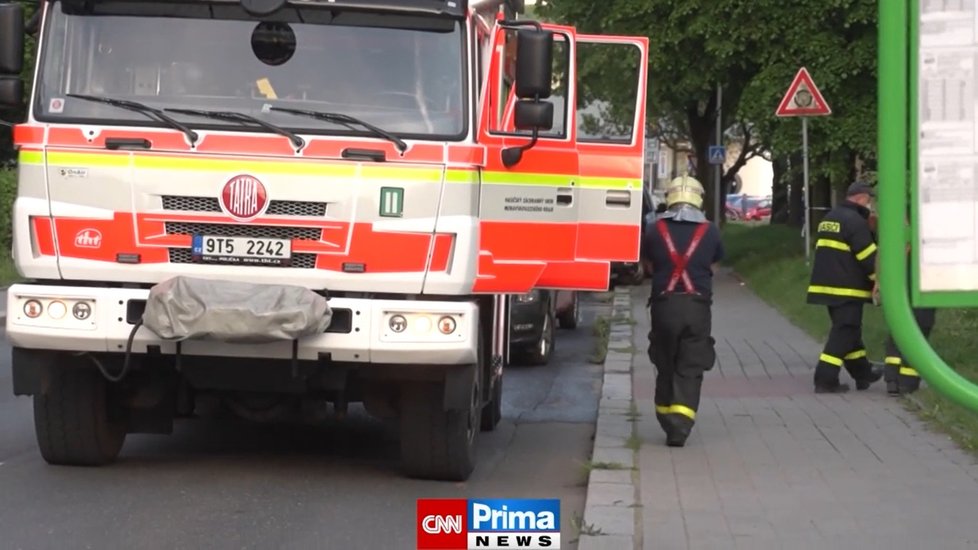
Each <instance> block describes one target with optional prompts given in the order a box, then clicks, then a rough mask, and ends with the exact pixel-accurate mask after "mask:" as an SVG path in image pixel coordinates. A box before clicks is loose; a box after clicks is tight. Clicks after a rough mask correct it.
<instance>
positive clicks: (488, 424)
mask: <svg viewBox="0 0 978 550" xmlns="http://www.w3.org/2000/svg"><path fill="white" fill-rule="evenodd" d="M502 419H503V377H502V376H501V375H500V377H499V380H496V385H495V387H493V388H492V398H491V400H490V401H489V402H488V403H486V406H485V407H483V408H482V425H481V428H482V431H484V432H491V431H493V430H495V429H496V426H497V425H498V424H499V421H501V420H502Z"/></svg>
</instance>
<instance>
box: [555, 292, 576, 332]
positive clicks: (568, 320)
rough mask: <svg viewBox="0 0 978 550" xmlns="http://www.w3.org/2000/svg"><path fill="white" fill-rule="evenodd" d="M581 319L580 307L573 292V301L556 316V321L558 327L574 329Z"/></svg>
mask: <svg viewBox="0 0 978 550" xmlns="http://www.w3.org/2000/svg"><path fill="white" fill-rule="evenodd" d="M580 320H581V308H580V304H579V302H578V296H577V293H576V292H575V293H574V302H573V304H572V305H571V307H570V309H568V310H566V311H563V312H561V313H560V315H558V316H557V321H559V322H560V328H563V329H575V328H577V325H578V323H579V322H580Z"/></svg>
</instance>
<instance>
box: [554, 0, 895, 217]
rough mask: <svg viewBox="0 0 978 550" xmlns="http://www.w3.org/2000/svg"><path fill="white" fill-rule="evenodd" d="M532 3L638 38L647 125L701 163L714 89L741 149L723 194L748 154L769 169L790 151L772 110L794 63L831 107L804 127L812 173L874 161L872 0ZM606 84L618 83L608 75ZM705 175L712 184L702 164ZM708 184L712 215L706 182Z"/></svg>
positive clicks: (792, 146)
mask: <svg viewBox="0 0 978 550" xmlns="http://www.w3.org/2000/svg"><path fill="white" fill-rule="evenodd" d="M539 11H540V13H541V14H544V15H545V16H546V17H548V18H550V19H552V20H555V21H560V22H565V23H568V24H572V25H574V26H576V27H578V29H580V30H581V31H582V32H594V33H603V34H628V35H641V36H648V37H649V40H650V52H649V53H650V56H649V57H650V60H649V96H648V101H649V104H648V113H649V118H650V121H652V124H650V126H652V127H653V129H654V131H656V132H657V133H658V134H659V135H660V137H664V138H666V139H669V138H673V139H677V138H678V139H684V140H688V141H689V142H691V143H692V144H693V148H694V150H695V152H696V156H697V166H699V167H708V166H709V165H708V163H707V153H708V148H709V145H711V144H713V142H714V141H715V127H716V117H717V103H716V88H717V85H718V84H720V85H721V86H722V88H723V105H722V120H721V126H722V128H723V129H724V130H725V132H724V133H725V135H726V136H727V137H728V139H736V140H738V141H740V142H741V144H742V147H741V153H740V156H739V157H738V158H737V159H736V160H735V162H734V163H733V165H732V166H730V167H728V169H727V170H726V171H725V173H724V174H723V176H722V179H721V183H722V190H721V196H722V195H723V194H725V192H726V189H729V185H730V183H731V182H732V181H733V180H734V177H735V175H736V173H737V172H738V171H739V170H740V168H742V167H743V166H744V165H745V164H746V162H747V161H748V160H749V159H750V158H751V157H753V156H755V155H761V154H764V155H765V156H769V158H771V159H772V160H773V161H775V165H776V168H778V167H780V168H784V167H785V166H786V165H787V164H788V160H789V159H790V158H791V157H792V156H795V157H797V155H795V153H796V152H797V151H798V150H799V149H800V147H801V137H800V122H799V121H797V120H781V119H778V118H777V117H776V116H775V114H774V111H775V109H776V107H777V104H778V101H779V100H780V99H781V97H782V95H783V94H784V92H785V91H786V89H787V86H788V84H789V83H790V82H791V77H792V76H793V75H794V73H795V72H796V71H797V70H798V68H799V67H800V66H803V65H804V66H807V67H808V68H809V70H810V71H811V72H812V74H813V76H814V78H815V79H816V82H817V83H818V84H819V86H820V88H821V90H822V91H823V92H824V93H825V95H826V96H827V98H828V100H829V101H830V103H831V104H832V106H833V109H834V111H835V112H834V114H833V116H832V117H828V118H824V119H816V120H813V121H812V123H811V124H810V132H811V134H810V143H811V145H812V149H811V155H812V159H813V161H812V173H813V178H814V179H815V180H817V181H819V182H823V183H828V182H831V183H835V184H837V185H840V186H841V185H843V183H844V181H845V180H846V179H847V178H846V176H850V175H851V174H852V168H853V167H855V166H856V165H857V164H858V163H857V159H862V160H869V161H871V159H872V158H874V154H873V144H874V143H875V131H876V118H875V117H876V114H875V104H876V97H875V93H876V91H875V58H876V28H875V17H876V1H875V0H830V1H826V0H796V1H795V2H790V3H785V2H779V1H775V0H751V1H750V2H745V1H743V0H687V1H685V2H674V1H672V0H604V1H602V2H593V1H591V0H548V1H547V2H546V5H544V6H541V7H540V8H539ZM605 85H606V86H608V87H609V88H610V89H612V90H614V89H622V88H623V86H622V83H621V81H620V80H617V81H616V78H615V76H614V75H613V74H611V75H609V77H608V79H607V81H606V84H605ZM795 160H796V161H797V160H800V159H797V158H796V159H795ZM791 167H792V168H796V167H800V166H799V163H798V162H792V163H791ZM778 172H780V173H784V174H785V175H786V176H787V177H793V176H794V175H795V170H787V169H782V170H778ZM780 173H779V175H780ZM703 175H704V176H705V177H704V178H703V179H704V180H706V181H709V182H712V179H713V175H712V170H707V171H706V174H703ZM775 183H776V184H777V183H780V182H775ZM706 187H707V195H708V196H707V211H708V212H712V205H713V204H714V203H713V201H714V200H716V199H715V198H714V197H713V186H712V185H707V186H706ZM816 203H817V202H816Z"/></svg>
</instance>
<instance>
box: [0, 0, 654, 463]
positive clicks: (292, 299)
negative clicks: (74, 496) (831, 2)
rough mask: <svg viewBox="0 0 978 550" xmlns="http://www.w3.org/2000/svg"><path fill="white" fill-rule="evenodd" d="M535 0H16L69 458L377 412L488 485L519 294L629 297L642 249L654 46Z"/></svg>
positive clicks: (28, 142) (406, 453)
mask: <svg viewBox="0 0 978 550" xmlns="http://www.w3.org/2000/svg"><path fill="white" fill-rule="evenodd" d="M519 4H522V2H513V1H509V2H504V1H503V0H494V1H491V0H482V1H479V0H468V1H467V0H398V1H396V2H393V1H388V0H233V1H232V0H166V1H163V0H157V1H146V0H111V1H109V0H105V1H101V0H84V1H83V0H46V1H42V2H40V3H39V7H38V9H39V18H38V19H36V20H34V19H32V20H31V21H29V22H26V23H25V20H24V19H25V16H26V14H25V13H24V12H23V9H22V7H21V6H20V5H19V4H16V3H7V2H0V43H2V44H0V99H2V102H3V104H5V105H22V104H23V103H22V101H23V100H25V99H26V101H27V104H28V106H29V108H28V113H27V117H26V120H25V121H24V122H23V123H21V124H18V125H17V126H16V127H15V128H14V141H15V144H16V146H17V154H18V191H17V198H16V202H15V203H14V205H13V211H12V218H13V220H14V221H13V223H14V227H13V233H14V238H13V247H12V248H13V250H12V254H13V258H14V261H15V264H16V266H17V270H18V272H19V273H20V274H21V275H22V276H23V278H24V280H25V281H26V282H23V283H20V284H15V285H13V286H11V287H10V288H9V290H8V307H7V314H8V315H7V326H6V328H7V337H8V339H9V340H10V342H11V343H12V346H13V386H14V393H15V394H17V395H30V396H33V402H34V412H35V416H34V418H35V424H36V432H37V442H38V445H39V447H40V452H41V455H42V456H43V458H44V459H45V460H46V461H47V462H49V463H52V464H69V465H96V464H105V463H109V462H111V461H113V460H114V459H115V458H116V457H117V455H118V454H119V452H120V449H121V447H122V444H123V440H124V438H125V437H126V434H129V433H159V434H162V433H170V432H171V431H172V428H173V421H174V419H175V418H180V417H188V416H192V415H193V413H194V411H195V409H197V408H198V407H199V406H200V405H201V404H202V403H204V402H205V401H206V402H208V403H215V402H216V403H221V404H222V406H225V407H227V408H230V409H231V410H233V411H234V412H236V413H238V414H241V415H243V416H245V417H247V418H253V419H256V420H273V421H278V420H290V419H292V420H294V419H296V418H302V417H305V419H306V420H309V419H310V418H311V419H312V420H316V419H319V418H321V417H323V415H326V414H329V415H331V414H334V413H335V414H342V413H344V412H345V411H346V410H347V404H348V403H351V402H357V403H362V404H363V406H364V408H365V409H366V410H367V411H368V412H369V413H370V414H372V415H375V416H377V417H380V418H385V419H390V420H392V421H395V420H396V422H397V423H398V425H399V426H400V440H401V462H402V464H403V468H404V470H405V473H406V474H407V475H410V476H416V477H422V478H431V479H441V480H464V479H466V478H467V477H468V476H469V475H470V473H471V472H472V470H473V467H474V465H475V463H476V456H475V450H476V445H475V441H476V438H477V436H478V433H479V431H480V430H492V429H494V428H495V427H496V425H497V423H498V422H499V421H500V418H501V404H502V391H503V390H502V388H503V372H504V370H503V369H504V366H505V365H506V361H507V358H506V352H505V350H506V349H507V346H506V336H507V333H508V331H507V312H506V304H507V300H506V299H505V298H506V296H509V295H512V294H522V293H527V292H529V291H531V290H532V289H534V288H545V289H569V290H582V291H587V290H604V289H606V288H607V286H608V277H609V266H610V264H611V262H619V261H635V260H636V259H637V257H638V249H639V229H640V221H641V209H642V198H641V193H642V175H643V165H642V163H643V157H644V143H645V139H644V126H645V124H644V122H645V102H646V97H645V94H646V86H645V82H646V67H647V40H646V39H645V38H641V37H639V38H630V37H611V36H589V35H583V34H579V33H577V32H576V31H575V29H574V28H572V27H566V26H558V25H548V24H543V25H541V24H539V23H536V22H532V21H528V20H524V19H520V18H518V17H517V16H516V15H514V13H513V10H514V9H521V7H520V6H519ZM28 32H31V33H32V34H34V36H36V44H37V60H36V70H35V71H34V77H33V85H32V86H30V87H28V86H25V85H24V83H23V82H21V80H20V78H19V75H20V73H21V71H22V70H23V51H24V40H25V34H27V33H28ZM609 63H614V64H615V65H614V66H615V67H623V68H624V69H623V70H615V71H604V72H605V73H607V72H613V73H614V74H615V75H616V76H615V77H616V78H618V79H619V80H618V81H617V82H614V83H611V84H608V83H607V82H599V81H598V80H597V79H596V78H594V77H593V76H591V75H595V74H601V71H596V70H595V68H596V67H598V68H605V67H607V66H608V64H609ZM27 89H30V90H31V91H30V93H29V97H28V98H24V97H22V96H24V95H27V94H25V92H24V90H27Z"/></svg>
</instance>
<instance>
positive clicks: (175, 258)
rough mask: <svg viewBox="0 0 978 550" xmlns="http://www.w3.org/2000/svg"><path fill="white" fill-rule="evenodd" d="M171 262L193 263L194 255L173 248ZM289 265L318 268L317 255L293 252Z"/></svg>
mask: <svg viewBox="0 0 978 550" xmlns="http://www.w3.org/2000/svg"><path fill="white" fill-rule="evenodd" d="M170 263H171V264H192V263H194V260H193V256H192V255H191V253H190V249H189V248H171V249H170ZM289 267H292V268H297V269H316V255H315V254H293V255H292V263H291V265H289Z"/></svg>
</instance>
